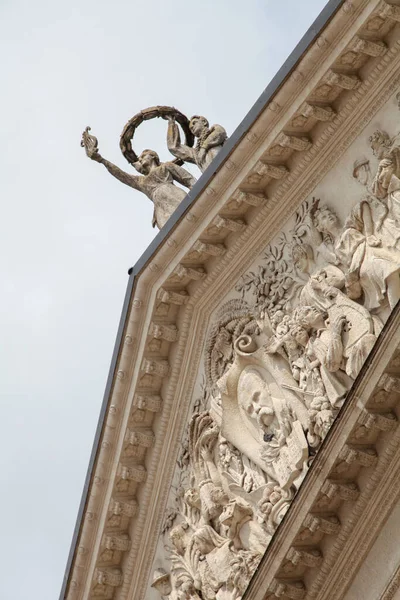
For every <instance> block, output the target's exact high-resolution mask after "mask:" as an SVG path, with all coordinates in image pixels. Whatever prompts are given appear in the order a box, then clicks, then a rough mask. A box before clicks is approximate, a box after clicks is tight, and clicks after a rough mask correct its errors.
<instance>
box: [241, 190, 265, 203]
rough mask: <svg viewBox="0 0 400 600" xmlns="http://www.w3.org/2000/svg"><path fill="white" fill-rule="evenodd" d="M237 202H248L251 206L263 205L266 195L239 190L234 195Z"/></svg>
mask: <svg viewBox="0 0 400 600" xmlns="http://www.w3.org/2000/svg"><path fill="white" fill-rule="evenodd" d="M234 199H235V200H236V202H237V203H238V204H239V205H241V204H243V203H244V204H248V205H249V206H261V205H262V204H264V203H265V200H266V198H265V196H264V195H262V194H260V195H259V194H250V193H249V192H241V191H239V192H237V193H236V194H235V196H234Z"/></svg>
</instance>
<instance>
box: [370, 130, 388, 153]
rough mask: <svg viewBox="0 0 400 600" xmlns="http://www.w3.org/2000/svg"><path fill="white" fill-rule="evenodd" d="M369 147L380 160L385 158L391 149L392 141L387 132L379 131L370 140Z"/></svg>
mask: <svg viewBox="0 0 400 600" xmlns="http://www.w3.org/2000/svg"><path fill="white" fill-rule="evenodd" d="M369 145H370V146H371V148H372V152H373V153H374V156H376V157H377V158H378V159H379V160H380V159H382V158H384V156H385V154H386V152H387V151H388V150H389V149H390V146H391V139H390V136H389V134H388V133H386V131H380V130H379V129H377V130H376V131H374V133H373V134H372V135H371V136H370V138H369Z"/></svg>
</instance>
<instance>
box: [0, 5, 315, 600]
mask: <svg viewBox="0 0 400 600" xmlns="http://www.w3.org/2000/svg"><path fill="white" fill-rule="evenodd" d="M324 4H325V1H324V0H302V1H301V2H300V1H299V0H279V2H276V0H246V1H245V2H244V1H243V0H202V1H199V0H198V1H196V2H195V1H193V0H169V1H166V0H147V1H146V2H144V1H141V2H139V1H138V0H129V1H128V0H113V2H110V1H107V2H106V1H104V0H79V2H78V1H77V0H69V1H65V0H63V1H60V0H47V1H46V0H35V1H33V0H0V51H1V56H2V77H1V79H2V94H1V96H0V109H1V110H0V119H1V121H2V123H1V125H2V126H1V146H0V153H1V167H2V168H1V173H2V174H1V178H0V182H1V183H0V185H1V193H0V197H1V199H2V219H1V235H0V240H1V244H2V251H1V254H0V256H1V265H2V268H1V277H0V285H1V294H0V303H1V317H0V318H1V320H2V344H1V375H2V377H1V384H2V385H1V435H0V478H1V483H2V485H1V496H0V508H1V515H2V519H1V520H2V527H1V541H2V543H1V546H0V565H1V577H0V598H1V600H27V599H28V598H29V599H30V600H54V599H56V598H57V597H58V594H59V591H60V587H61V582H62V577H63V572H64V569H65V564H66V560H67V555H68V551H69V546H70V542H71V536H72V531H73V528H74V524H75V519H76V515H77V510H78V505H79V500H80V496H81V492H82V487H83V483H84V478H85V474H86V469H87V466H88V461H89V455H90V450H91V446H92V442H93V437H94V432H95V428H96V423H97V419H98V415H99V411H100V405H101V401H102V396H103V391H104V386H105V382H106V378H107V374H108V369H109V363H110V359H111V354H112V350H113V345H114V340H115V336H116V332H117V327H118V322H119V317H120V312H121V308H122V301H123V297H124V293H125V288H126V284H127V270H128V268H129V267H130V266H132V265H133V264H134V263H135V262H136V260H137V259H138V258H139V256H140V255H141V254H142V252H143V251H144V250H145V248H146V247H147V245H148V244H149V243H150V241H151V240H152V238H153V236H154V235H155V230H153V229H152V228H151V216H152V205H151V202H150V201H149V200H148V199H147V198H146V197H145V196H142V195H141V194H140V193H139V192H136V191H134V190H132V189H130V188H128V187H125V186H123V185H122V184H121V183H119V182H118V181H116V180H114V179H113V178H112V177H111V176H110V175H109V174H108V173H107V171H106V170H105V169H104V167H102V166H101V165H99V164H97V163H95V162H91V161H89V159H88V158H87V157H86V155H85V153H84V150H83V149H82V148H81V147H80V144H79V143H80V136H81V132H82V131H83V129H84V127H85V126H86V125H91V126H92V131H93V133H94V134H95V135H96V136H97V137H98V139H99V146H100V150H101V152H102V154H103V155H104V156H105V157H106V158H108V159H109V160H112V161H114V162H116V163H117V164H118V165H119V166H121V167H122V168H125V169H127V170H129V169H130V167H129V165H128V164H127V163H126V161H125V159H124V158H123V156H122V155H121V153H120V150H119V135H120V133H121V130H122V128H123V126H124V124H125V122H126V121H127V120H128V119H129V118H130V117H132V116H133V115H134V114H135V113H137V112H139V111H140V110H141V109H143V108H146V107H148V106H153V105H156V104H166V105H171V106H176V107H177V108H178V109H179V110H181V111H182V112H184V113H185V114H187V115H188V116H190V115H191V114H204V115H205V116H206V117H208V119H209V120H210V122H211V123H220V124H221V125H224V126H225V128H226V129H227V131H228V135H229V134H230V133H232V131H233V130H234V129H235V128H236V126H237V125H238V124H239V123H240V121H241V120H242V119H243V117H244V116H245V115H246V113H247V112H248V110H249V109H250V108H251V106H252V104H253V103H254V102H255V101H256V100H257V98H258V96H259V95H260V94H261V92H262V91H263V89H264V88H265V87H266V85H267V84H268V82H269V81H270V79H271V78H272V77H273V75H274V74H275V72H276V71H277V70H278V68H279V67H280V66H281V64H282V63H283V62H284V60H285V59H286V57H287V56H288V54H289V53H290V52H291V51H292V49H293V48H294V46H295V45H296V43H297V42H298V41H299V39H300V38H301V37H302V35H303V34H304V33H305V31H306V30H307V29H308V27H309V25H310V24H311V22H312V21H313V20H314V19H315V17H316V16H317V15H318V13H319V12H320V11H321V9H322V8H323V6H324ZM165 130H166V122H165V121H162V120H157V121H152V122H150V123H145V124H143V125H142V126H141V127H140V129H139V130H138V135H137V139H136V138H135V149H137V150H139V151H140V150H141V149H143V148H145V147H149V148H153V149H155V150H157V151H159V153H160V155H161V157H162V158H167V152H166V150H165V149H164V147H165Z"/></svg>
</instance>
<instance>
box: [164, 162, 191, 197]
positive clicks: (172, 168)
mask: <svg viewBox="0 0 400 600" xmlns="http://www.w3.org/2000/svg"><path fill="white" fill-rule="evenodd" d="M164 164H165V166H166V167H167V169H168V171H169V172H170V173H171V175H172V177H173V178H174V179H175V181H177V182H178V183H181V184H182V185H184V186H185V187H187V188H189V190H191V189H192V187H193V186H194V184H195V183H196V181H197V179H196V178H195V177H193V175H192V174H191V173H189V171H186V169H184V168H183V167H179V166H178V165H176V164H175V163H173V162H168V163H164Z"/></svg>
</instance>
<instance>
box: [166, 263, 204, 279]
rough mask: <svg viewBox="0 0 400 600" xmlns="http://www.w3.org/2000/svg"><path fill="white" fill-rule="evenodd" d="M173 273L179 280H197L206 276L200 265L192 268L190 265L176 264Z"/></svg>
mask: <svg viewBox="0 0 400 600" xmlns="http://www.w3.org/2000/svg"><path fill="white" fill-rule="evenodd" d="M173 275H174V276H175V277H177V278H178V279H179V280H181V281H182V280H183V279H185V278H187V279H193V280H194V281H199V280H201V279H204V278H205V277H207V273H206V271H205V270H204V269H203V268H202V267H198V268H196V269H194V268H192V267H185V266H183V265H178V266H177V267H176V269H174V272H173Z"/></svg>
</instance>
